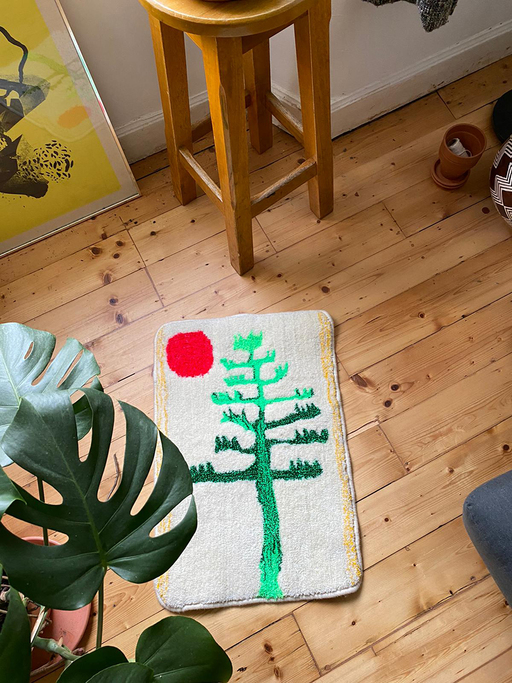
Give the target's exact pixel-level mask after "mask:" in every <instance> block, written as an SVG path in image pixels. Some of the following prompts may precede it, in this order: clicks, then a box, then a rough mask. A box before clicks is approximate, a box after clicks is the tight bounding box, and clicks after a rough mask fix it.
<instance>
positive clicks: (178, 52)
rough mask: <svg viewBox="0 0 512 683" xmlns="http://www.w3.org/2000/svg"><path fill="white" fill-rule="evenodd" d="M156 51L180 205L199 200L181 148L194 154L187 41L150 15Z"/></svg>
mask: <svg viewBox="0 0 512 683" xmlns="http://www.w3.org/2000/svg"><path fill="white" fill-rule="evenodd" d="M149 21H150V25H151V34H152V36H153V47H154V50H155V58H156V68H157V73H158V82H159V85H160V96H161V98H162V108H163V111H164V119H165V137H166V140H167V151H168V154H169V166H170V168H171V178H172V185H173V189H174V194H175V195H176V197H177V199H178V201H179V202H181V204H188V203H189V202H190V201H192V199H195V198H196V192H197V190H196V184H195V181H194V179H193V178H192V176H191V175H190V174H189V173H188V172H187V171H186V170H185V169H184V168H183V166H182V165H181V163H180V160H179V152H178V150H179V148H180V147H186V148H187V149H188V150H190V151H191V152H192V125H191V123H190V105H189V99H188V82H187V63H186V56H185V38H184V34H183V33H182V32H181V31H177V30H176V29H174V28H172V27H171V26H167V24H164V23H162V22H161V21H159V20H158V19H157V18H156V17H153V16H151V14H150V15H149Z"/></svg>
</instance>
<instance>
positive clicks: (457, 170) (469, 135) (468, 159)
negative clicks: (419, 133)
mask: <svg viewBox="0 0 512 683" xmlns="http://www.w3.org/2000/svg"><path fill="white" fill-rule="evenodd" d="M454 138H458V139H459V140H460V141H461V143H462V145H463V147H465V148H466V149H467V150H468V151H469V152H470V153H471V156H458V155H457V154H455V153H454V152H452V151H451V150H450V149H449V147H448V145H449V144H450V142H451V141H452V140H453V139H454ZM485 145H486V139H485V134H484V132H483V131H482V130H481V129H480V128H478V126H473V125H472V124H471V123H456V124H455V125H453V126H451V127H450V128H448V130H447V131H446V132H445V134H444V135H443V139H442V141H441V145H440V147H439V159H437V160H436V162H435V163H434V165H433V167H432V171H431V175H432V179H433V180H434V182H436V183H437V184H438V185H439V186H440V187H442V188H444V189H447V190H450V189H455V188H458V187H462V186H463V185H464V183H465V182H466V181H467V179H468V178H469V172H470V171H471V169H472V168H473V167H474V166H475V165H476V164H477V163H478V161H479V159H480V157H481V156H482V154H483V153H484V151H485Z"/></svg>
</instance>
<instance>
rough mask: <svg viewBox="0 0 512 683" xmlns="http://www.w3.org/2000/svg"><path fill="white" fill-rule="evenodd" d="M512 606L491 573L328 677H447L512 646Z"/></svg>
mask: <svg viewBox="0 0 512 683" xmlns="http://www.w3.org/2000/svg"><path fill="white" fill-rule="evenodd" d="M511 634H512V612H511V611H510V609H509V608H508V607H507V606H506V605H505V602H504V599H503V596H502V595H501V593H500V592H499V591H498V589H497V588H496V586H495V584H494V583H493V582H492V580H491V579H484V580H483V581H482V582H481V583H479V584H478V585H476V586H473V587H471V588H469V589H467V591H463V592H461V593H460V594H459V595H457V596H455V597H454V598H452V599H451V600H448V601H447V602H446V603H444V604H442V605H440V606H439V607H438V608H437V609H435V610H433V611H432V612H431V613H427V614H426V615H425V616H424V617H423V618H420V619H419V620H418V622H416V623H413V624H411V626H410V627H406V628H405V629H403V630H402V631H399V632H397V633H395V634H393V635H392V636H390V638H389V641H386V640H385V641H382V642H381V644H380V648H379V650H378V652H377V654H376V655H373V656H372V652H371V650H370V651H369V650H367V651H366V653H365V654H364V656H363V657H362V658H359V657H356V658H354V659H352V660H350V661H349V662H347V664H346V665H342V666H340V667H338V668H336V669H334V670H333V671H332V672H331V673H329V674H328V675H327V676H326V681H327V683H337V681H340V683H341V681H343V682H345V681H350V683H363V682H364V683H382V681H389V682H391V681H406V680H411V681H414V682H415V683H425V682H426V681H428V682H429V683H447V681H455V680H457V679H458V678H460V677H461V676H463V675H464V674H465V673H466V672H467V673H469V672H471V671H473V670H474V669H475V668H476V667H477V666H479V665H480V664H481V663H485V662H486V661H488V659H489V658H490V657H492V656H493V655H499V654H501V653H503V651H504V650H505V649H506V648H508V647H510V638H511Z"/></svg>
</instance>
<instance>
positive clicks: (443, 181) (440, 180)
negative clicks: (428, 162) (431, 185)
mask: <svg viewBox="0 0 512 683" xmlns="http://www.w3.org/2000/svg"><path fill="white" fill-rule="evenodd" d="M440 163H441V160H440V159H436V161H435V162H434V163H433V164H432V168H431V169H430V176H431V178H432V180H433V181H434V182H435V184H436V185H439V187H442V188H443V190H457V189H458V188H459V187H462V186H463V185H464V183H465V182H466V181H467V179H468V178H469V171H466V173H464V175H462V176H461V177H460V178H454V179H452V178H446V177H445V176H444V175H443V174H442V173H441V168H440Z"/></svg>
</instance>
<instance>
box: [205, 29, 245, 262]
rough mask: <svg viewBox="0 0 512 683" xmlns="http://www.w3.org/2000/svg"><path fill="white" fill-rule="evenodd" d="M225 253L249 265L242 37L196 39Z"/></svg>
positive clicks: (235, 260)
mask: <svg viewBox="0 0 512 683" xmlns="http://www.w3.org/2000/svg"><path fill="white" fill-rule="evenodd" d="M201 46H202V50H203V58H204V68H205V74H206V87H207V89H208V99H209V102H210V114H211V117H212V127H213V139H214V142H215V153H216V155H217V167H218V169H219V179H220V189H221V193H222V202H223V210H224V218H225V220H226V231H227V236H228V246H229V255H230V259H231V264H232V266H233V268H234V269H235V270H236V271H237V272H238V273H240V275H243V273H246V272H247V271H248V270H250V269H251V268H252V267H253V265H254V255H253V244H252V218H251V197H250V192H249V154H248V149H247V138H246V130H245V128H246V122H245V89H244V74H243V56H242V40H241V38H211V37H203V38H202V39H201Z"/></svg>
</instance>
